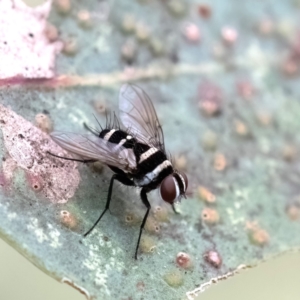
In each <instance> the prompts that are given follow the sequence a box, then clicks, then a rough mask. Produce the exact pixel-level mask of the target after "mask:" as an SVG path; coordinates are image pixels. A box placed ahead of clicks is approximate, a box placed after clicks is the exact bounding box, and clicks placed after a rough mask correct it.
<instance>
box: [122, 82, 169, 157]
mask: <svg viewBox="0 0 300 300" xmlns="http://www.w3.org/2000/svg"><path fill="white" fill-rule="evenodd" d="M119 111H120V112H119V113H120V119H121V121H122V123H123V125H124V126H125V127H126V128H128V130H129V131H130V132H131V133H132V134H133V135H134V136H135V137H136V138H137V139H138V140H139V141H141V142H143V143H145V144H149V145H150V146H153V147H156V148H158V149H160V150H161V151H163V152H165V145H164V135H163V131H162V127H161V125H160V123H159V121H158V118H157V115H156V112H155V109H154V106H153V104H152V101H151V100H150V98H149V97H148V95H147V94H146V93H145V92H144V91H143V90H142V89H141V88H139V87H137V86H134V85H129V84H124V85H123V86H122V87H121V90H120V94H119Z"/></svg>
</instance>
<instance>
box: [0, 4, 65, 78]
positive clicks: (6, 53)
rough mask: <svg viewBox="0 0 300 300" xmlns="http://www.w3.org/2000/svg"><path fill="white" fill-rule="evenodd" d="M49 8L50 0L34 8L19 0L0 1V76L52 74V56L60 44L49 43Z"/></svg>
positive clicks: (53, 64)
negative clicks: (47, 32)
mask: <svg viewBox="0 0 300 300" xmlns="http://www.w3.org/2000/svg"><path fill="white" fill-rule="evenodd" d="M50 8H51V1H47V2H46V3H44V4H43V5H41V6H39V7H37V8H30V7H28V6H26V5H25V4H24V3H23V1H21V0H2V1H0V61H1V69H0V78H8V77H14V76H23V77H26V78H51V77H53V76H54V66H55V56H56V54H57V53H58V52H59V51H60V50H61V48H62V43H61V42H58V41H56V42H52V43H51V42H50V41H49V40H48V38H47V36H46V24H47V22H46V19H47V17H48V15H49V12H50Z"/></svg>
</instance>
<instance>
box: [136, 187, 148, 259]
mask: <svg viewBox="0 0 300 300" xmlns="http://www.w3.org/2000/svg"><path fill="white" fill-rule="evenodd" d="M141 199H142V201H143V203H144V205H145V206H146V207H147V211H146V213H145V216H144V219H143V222H142V224H141V228H140V233H139V238H138V242H137V245H136V249H135V255H134V258H135V259H137V253H138V250H139V245H140V240H141V236H142V231H143V229H144V226H145V224H146V221H147V218H148V214H149V211H150V209H151V205H150V203H149V201H148V198H147V192H146V190H145V189H144V188H143V189H142V190H141Z"/></svg>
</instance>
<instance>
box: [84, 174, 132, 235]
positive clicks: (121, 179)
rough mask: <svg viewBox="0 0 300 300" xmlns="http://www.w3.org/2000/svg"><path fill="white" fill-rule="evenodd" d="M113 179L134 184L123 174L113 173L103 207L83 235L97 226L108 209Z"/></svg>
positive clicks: (130, 184) (125, 183)
mask: <svg viewBox="0 0 300 300" xmlns="http://www.w3.org/2000/svg"><path fill="white" fill-rule="evenodd" d="M114 180H117V181H119V182H121V183H123V184H124V185H128V186H133V185H134V183H133V181H132V180H130V179H129V178H127V177H126V176H124V175H120V174H114V175H113V176H112V178H111V179H110V184H109V189H108V195H107V200H106V204H105V209H104V210H103V212H102V213H101V215H100V216H99V218H98V219H97V221H96V222H95V223H94V225H93V226H92V227H91V228H90V229H89V230H88V231H87V232H86V233H85V234H84V235H83V236H84V237H86V236H87V235H88V234H90V233H91V232H92V230H93V229H94V228H95V227H96V226H97V224H98V223H99V222H100V220H101V218H102V217H103V216H104V214H105V213H106V212H107V210H109V204H110V199H111V194H112V188H113V185H114Z"/></svg>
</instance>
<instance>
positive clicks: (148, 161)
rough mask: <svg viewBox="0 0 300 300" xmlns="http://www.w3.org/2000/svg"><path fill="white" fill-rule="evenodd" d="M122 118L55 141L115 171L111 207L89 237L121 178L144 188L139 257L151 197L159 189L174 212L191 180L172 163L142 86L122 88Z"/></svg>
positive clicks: (55, 135) (84, 159) (54, 136)
mask: <svg viewBox="0 0 300 300" xmlns="http://www.w3.org/2000/svg"><path fill="white" fill-rule="evenodd" d="M119 120H120V121H119ZM119 120H118V119H117V118H116V117H114V122H113V123H114V124H113V125H110V126H108V125H107V126H106V128H102V127H101V131H100V132H98V131H96V130H94V129H92V128H90V127H87V126H86V127H87V128H88V129H89V131H91V132H92V134H89V135H81V134H75V133H66V132H53V133H51V137H52V139H53V140H54V141H55V142H56V143H57V144H58V145H59V146H61V147H62V148H64V149H66V150H68V151H69V152H71V153H73V154H76V155H79V156H80V158H82V159H75V158H74V159H73V158H64V159H68V160H74V161H79V162H83V163H88V162H96V161H101V162H103V163H105V164H106V165H107V166H108V167H109V168H110V169H111V170H112V171H113V172H114V174H113V176H112V177H111V180H110V185H109V189H108V195H107V200H106V205H105V209H104V210H103V212H102V213H101V215H100V217H99V218H98V219H97V221H96V222H95V223H94V225H93V226H92V227H91V228H90V229H89V230H88V231H87V232H86V233H85V234H84V236H87V235H88V234H89V233H90V232H91V231H92V230H93V229H94V228H95V226H96V225H97V224H98V222H99V221H100V220H101V218H102V217H103V215H104V214H105V212H106V211H107V210H108V209H109V204H110V200H111V195H112V188H113V183H114V181H115V180H117V181H119V182H120V183H122V184H124V185H127V186H135V187H140V188H141V192H140V197H141V200H142V202H143V204H144V205H145V206H146V208H147V211H146V213H145V216H144V218H143V221H142V224H141V227H140V232H139V237H138V241H137V245H136V250H135V259H137V253H138V248H139V243H140V239H141V235H142V231H143V228H144V225H145V223H146V221H147V218H148V214H149V211H150V208H151V205H150V203H149V201H148V198H147V193H149V192H150V191H152V190H154V189H156V188H159V190H160V195H161V198H162V199H163V200H164V201H166V202H168V203H170V204H171V205H172V207H173V209H174V203H175V202H176V201H178V200H179V199H180V198H181V197H182V196H184V197H185V192H186V189H187V186H188V180H187V177H186V175H185V174H183V173H180V172H178V171H176V170H175V169H174V167H173V165H172V163H171V161H170V160H169V159H168V157H167V154H166V151H165V144H164V135H163V131H162V127H161V125H160V123H159V120H158V118H157V115H156V112H155V109H154V106H153V104H152V102H151V100H150V98H149V97H148V96H147V94H146V93H145V92H144V91H143V90H142V89H141V88H139V87H137V86H134V85H128V84H125V85H123V86H122V87H121V90H120V94H119ZM50 154H51V155H54V156H57V155H55V154H52V153H50ZM57 157H60V156H57ZM60 158H63V157H60ZM174 211H175V209H174ZM175 212H176V211H175Z"/></svg>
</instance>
